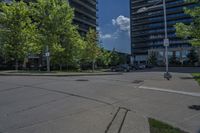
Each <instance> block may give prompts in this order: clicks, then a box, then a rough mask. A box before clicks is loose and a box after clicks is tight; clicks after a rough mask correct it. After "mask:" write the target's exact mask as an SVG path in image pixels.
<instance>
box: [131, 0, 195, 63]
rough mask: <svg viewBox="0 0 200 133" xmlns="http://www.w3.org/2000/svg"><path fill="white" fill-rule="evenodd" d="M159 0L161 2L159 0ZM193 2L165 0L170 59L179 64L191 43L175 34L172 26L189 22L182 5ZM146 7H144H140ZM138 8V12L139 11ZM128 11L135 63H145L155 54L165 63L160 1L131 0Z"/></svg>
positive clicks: (185, 5) (188, 5)
mask: <svg viewBox="0 0 200 133" xmlns="http://www.w3.org/2000/svg"><path fill="white" fill-rule="evenodd" d="M159 1H160V2H159ZM193 6H195V5H194V4H191V3H190V4H189V3H185V1H184V0H166V8H167V9H166V10H167V27H168V28H167V32H168V38H169V40H170V46H169V53H168V54H169V59H171V58H176V59H177V60H178V61H179V62H180V63H183V62H184V60H187V54H188V53H189V51H190V49H191V46H190V44H189V43H188V41H187V40H184V39H180V38H178V37H177V36H176V29H175V28H174V25H175V24H176V23H178V22H183V23H186V24H189V23H191V22H192V19H191V18H190V16H188V15H186V14H184V7H193ZM142 8H143V9H145V8H146V9H148V10H143V11H142V12H141V9H142ZM139 10H140V11H139ZM130 12H131V46H132V55H133V57H134V60H135V62H136V63H147V62H148V58H149V56H150V55H151V54H152V53H154V54H155V55H156V57H157V60H158V63H160V64H164V60H165V58H164V54H165V49H164V46H163V39H164V12H163V6H162V0H130Z"/></svg>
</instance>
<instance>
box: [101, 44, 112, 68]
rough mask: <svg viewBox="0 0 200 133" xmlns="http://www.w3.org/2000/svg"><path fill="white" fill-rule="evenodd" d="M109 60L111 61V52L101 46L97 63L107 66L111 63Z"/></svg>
mask: <svg viewBox="0 0 200 133" xmlns="http://www.w3.org/2000/svg"><path fill="white" fill-rule="evenodd" d="M111 61H112V53H111V52H110V51H107V50H105V49H103V48H102V49H101V54H100V55H99V57H98V64H100V65H102V66H105V67H107V66H109V65H110V64H111Z"/></svg>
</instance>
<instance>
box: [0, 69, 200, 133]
mask: <svg viewBox="0 0 200 133" xmlns="http://www.w3.org/2000/svg"><path fill="white" fill-rule="evenodd" d="M192 105H200V87H199V85H198V84H197V83H196V82H195V81H194V80H193V79H192V78H191V75H190V74H187V73H173V79H172V80H171V81H166V80H164V79H163V73H162V72H132V73H125V74H123V75H110V76H109V75H106V76H81V77H78V76H76V77H39V76H38V77H36V76H34V77H31V76H27V77H26V76H25V77H23V76H19V77H17V76H0V133H118V132H119V133H120V132H121V133H133V132H134V133H148V132H149V126H148V121H147V120H148V117H152V118H156V119H158V120H162V121H164V122H167V123H170V124H172V125H174V126H177V127H179V128H181V129H183V130H186V131H188V132H191V133H199V132H200V111H198V110H193V109H190V108H189V106H192Z"/></svg>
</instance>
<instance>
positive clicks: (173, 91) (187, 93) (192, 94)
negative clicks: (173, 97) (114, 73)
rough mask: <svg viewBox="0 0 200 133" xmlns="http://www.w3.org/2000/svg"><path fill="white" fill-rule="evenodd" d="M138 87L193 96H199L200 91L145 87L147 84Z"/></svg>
mask: <svg viewBox="0 0 200 133" xmlns="http://www.w3.org/2000/svg"><path fill="white" fill-rule="evenodd" d="M138 88H139V89H145V90H153V91H161V92H168V93H175V94H181V95H187V96H193V97H200V93H194V92H185V91H175V90H169V89H164V88H155V87H147V86H139V87H138Z"/></svg>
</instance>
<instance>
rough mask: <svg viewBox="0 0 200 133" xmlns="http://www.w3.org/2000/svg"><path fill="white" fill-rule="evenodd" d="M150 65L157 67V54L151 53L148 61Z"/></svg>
mask: <svg viewBox="0 0 200 133" xmlns="http://www.w3.org/2000/svg"><path fill="white" fill-rule="evenodd" d="M148 62H149V64H151V65H157V56H156V53H155V52H151V54H150V56H149V59H148Z"/></svg>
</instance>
